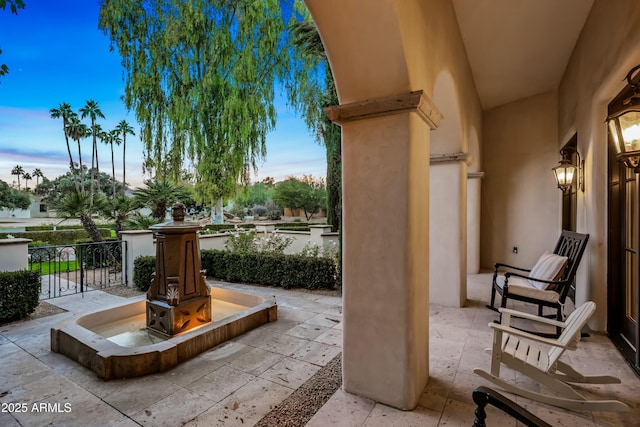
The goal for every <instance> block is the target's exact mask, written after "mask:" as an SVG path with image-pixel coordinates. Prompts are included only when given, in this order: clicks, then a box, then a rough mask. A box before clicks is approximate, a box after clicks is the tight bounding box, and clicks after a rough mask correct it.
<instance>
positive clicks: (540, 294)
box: [496, 274, 560, 303]
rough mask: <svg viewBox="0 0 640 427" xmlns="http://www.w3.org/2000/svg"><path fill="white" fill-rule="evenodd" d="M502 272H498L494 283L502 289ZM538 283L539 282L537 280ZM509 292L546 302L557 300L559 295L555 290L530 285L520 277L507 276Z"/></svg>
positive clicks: (503, 278)
mask: <svg viewBox="0 0 640 427" xmlns="http://www.w3.org/2000/svg"><path fill="white" fill-rule="evenodd" d="M504 280H505V277H504V274H498V276H497V277H496V284H497V285H498V286H499V287H500V289H504ZM538 283H539V282H538ZM509 294H511V295H520V296H523V297H529V298H535V299H539V300H542V301H547V302H553V303H555V302H558V301H559V300H560V295H559V294H558V293H557V292H556V291H547V290H543V289H538V288H536V287H533V286H531V284H530V283H529V280H527V279H523V278H522V277H513V276H512V277H509Z"/></svg>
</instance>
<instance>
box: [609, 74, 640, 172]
mask: <svg viewBox="0 0 640 427" xmlns="http://www.w3.org/2000/svg"><path fill="white" fill-rule="evenodd" d="M638 70H640V65H636V66H635V67H633V68H632V69H631V71H629V73H628V74H627V76H626V77H625V79H626V80H627V87H625V88H624V89H623V91H622V92H621V95H622V98H620V95H619V96H618V98H616V100H614V101H613V102H612V104H611V106H610V109H609V117H607V124H608V125H609V131H610V134H611V137H612V138H613V142H614V144H615V146H616V151H617V152H618V155H617V158H618V160H619V161H623V162H624V163H625V165H627V167H629V168H631V169H633V170H634V171H635V172H636V173H640V87H639V83H638V80H639V79H638V74H639V73H638ZM619 98H620V99H619ZM612 110H613V111H612Z"/></svg>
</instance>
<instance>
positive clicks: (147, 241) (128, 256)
mask: <svg viewBox="0 0 640 427" xmlns="http://www.w3.org/2000/svg"><path fill="white" fill-rule="evenodd" d="M120 234H121V235H122V240H123V241H124V242H126V243H125V244H126V250H123V251H122V265H123V267H124V266H126V267H127V269H126V277H123V279H122V281H123V282H124V284H125V285H127V286H133V261H134V260H135V259H136V258H138V257H139V256H151V255H155V254H156V249H155V247H154V245H153V231H151V230H134V231H122V232H121V233H120Z"/></svg>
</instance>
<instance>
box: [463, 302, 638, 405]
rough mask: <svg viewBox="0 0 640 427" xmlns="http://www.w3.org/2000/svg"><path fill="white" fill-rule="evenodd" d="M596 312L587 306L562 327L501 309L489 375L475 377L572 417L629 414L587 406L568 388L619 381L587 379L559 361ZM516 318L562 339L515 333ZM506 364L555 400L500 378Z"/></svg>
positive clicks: (589, 402) (602, 402) (478, 371)
mask: <svg viewBox="0 0 640 427" xmlns="http://www.w3.org/2000/svg"><path fill="white" fill-rule="evenodd" d="M595 309H596V305H595V303H594V302H592V301H589V302H586V303H584V304H582V305H581V306H580V307H578V308H576V310H575V311H574V312H572V313H571V314H570V315H569V317H568V318H567V320H566V321H565V322H558V321H557V320H553V319H548V318H546V317H540V316H535V315H533V314H528V313H522V312H518V311H515V310H509V309H504V308H501V309H500V311H501V312H502V323H500V324H496V323H490V324H489V327H491V328H493V347H492V348H491V349H487V351H489V350H490V351H491V373H488V372H486V371H483V370H482V369H475V370H474V373H476V374H478V375H480V376H481V377H482V378H484V379H486V380H488V381H490V382H492V383H493V384H496V385H497V386H500V387H502V388H503V389H504V390H506V391H508V392H510V393H513V394H517V395H519V396H523V397H526V398H528V399H531V400H535V401H538V402H542V403H546V404H549V405H553V406H558V407H560V408H565V409H569V410H574V411H621V412H622V411H628V410H629V407H628V406H627V405H626V404H624V403H622V402H620V401H618V400H588V399H586V398H585V397H584V396H582V395H581V394H580V393H578V392H577V391H576V390H575V389H574V388H573V387H571V386H570V385H569V384H568V383H580V384H619V383H620V379H618V378H616V377H612V376H608V375H600V376H586V375H583V374H581V373H579V372H578V371H576V370H575V369H574V368H572V367H571V366H569V365H568V364H566V363H564V362H562V361H560V360H559V359H560V356H562V354H563V353H564V351H565V350H575V348H576V345H577V344H578V342H579V341H580V336H581V335H580V331H581V329H582V328H583V327H584V325H585V324H586V323H587V321H588V320H589V318H590V317H591V315H592V314H593V312H594V311H595ZM512 317H520V318H524V319H529V320H532V321H535V322H541V323H545V324H548V325H553V326H559V327H560V328H562V334H561V335H560V336H559V337H558V338H557V339H550V338H545V337H540V336H538V335H534V334H530V333H528V332H525V331H522V330H519V329H515V328H512V327H511V326H510V322H511V318H512ZM541 345H542V346H541ZM547 349H548V351H547ZM502 363H504V364H505V365H506V366H508V367H509V368H511V369H514V370H516V371H518V372H521V373H523V374H524V375H526V376H528V377H529V378H531V379H533V380H534V381H536V382H538V383H539V384H540V385H541V386H544V387H545V388H546V389H548V390H549V391H550V392H551V394H547V393H539V392H535V391H531V390H527V389H524V388H521V387H518V386H516V385H514V384H512V383H510V382H507V381H506V380H504V379H502V378H500V366H501V364H502Z"/></svg>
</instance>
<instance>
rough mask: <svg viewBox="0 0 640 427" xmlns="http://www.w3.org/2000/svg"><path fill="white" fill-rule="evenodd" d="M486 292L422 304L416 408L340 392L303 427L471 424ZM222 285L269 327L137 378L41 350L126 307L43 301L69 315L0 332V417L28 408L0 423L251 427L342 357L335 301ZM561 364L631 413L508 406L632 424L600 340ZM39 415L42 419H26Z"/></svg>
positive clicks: (473, 282) (473, 281) (495, 415)
mask: <svg viewBox="0 0 640 427" xmlns="http://www.w3.org/2000/svg"><path fill="white" fill-rule="evenodd" d="M489 284H490V277H489V275H487V274H480V275H470V276H469V301H468V304H467V307H465V308H462V309H454V308H446V307H439V306H434V305H432V306H431V314H430V342H431V345H430V373H431V376H430V380H429V384H428V386H427V388H426V390H425V393H424V394H423V396H422V398H421V399H420V405H419V406H418V408H417V409H416V410H414V411H410V412H404V411H399V410H396V409H393V408H390V407H388V406H385V405H382V404H378V403H375V402H373V401H371V400H368V399H365V398H362V397H358V396H354V395H350V394H348V393H345V392H344V391H343V390H338V391H337V392H336V393H335V394H334V396H333V397H332V398H331V399H330V400H329V401H328V402H327V403H326V404H325V405H324V407H323V408H321V409H320V410H319V411H318V412H317V413H316V415H315V416H314V417H313V418H312V419H311V420H310V421H309V423H308V424H307V425H309V426H327V425H341V426H445V425H446V426H470V425H471V424H472V422H473V411H474V409H475V405H474V404H473V403H472V400H471V392H472V390H473V389H474V388H475V387H477V386H479V385H488V384H487V383H486V382H485V381H484V380H483V379H481V378H480V377H478V376H476V375H474V374H473V368H475V367H482V368H485V369H488V366H489V355H488V354H486V353H484V352H483V351H482V349H483V348H485V347H488V346H489V345H490V342H491V332H490V330H489V329H488V327H487V323H488V322H490V321H493V320H494V319H495V318H496V314H495V313H493V312H491V311H489V310H487V309H486V308H484V304H485V303H486V301H487V299H488V293H489ZM223 286H229V287H232V288H237V289H242V290H245V291H247V290H249V291H250V292H253V293H256V294H265V295H275V296H276V300H277V301H278V305H279V307H278V312H279V319H278V321H276V322H273V323H270V324H268V325H265V326H262V327H260V328H259V329H257V330H254V331H252V332H250V333H248V334H246V335H244V336H241V337H238V338H236V339H234V340H231V341H229V342H228V343H225V344H223V345H220V346H218V347H216V348H214V349H212V350H210V351H208V352H206V353H203V354H201V355H200V356H198V357H196V358H194V359H192V360H190V361H188V362H186V363H184V364H183V365H180V366H179V367H177V368H175V369H173V370H170V371H168V372H165V373H162V374H158V375H150V376H146V377H142V378H133V379H127V380H115V381H109V382H104V381H102V380H99V379H98V378H96V376H95V375H94V374H93V372H91V371H89V370H87V369H85V368H83V367H80V366H79V365H77V364H76V363H75V362H72V361H71V360H69V359H67V358H66V357H64V356H61V355H59V354H56V353H52V352H51V351H50V350H49V328H50V327H51V325H53V324H55V323H57V322H59V321H61V320H63V319H66V318H69V317H71V316H77V315H79V314H81V313H86V312H90V311H95V310H99V309H103V308H105V307H109V306H113V305H118V304H122V303H124V302H125V301H128V300H125V299H123V298H121V297H116V296H113V295H109V294H106V293H103V292H100V291H94V292H89V293H86V294H85V295H84V297H82V296H79V295H75V296H65V297H61V298H58V299H54V300H51V301H50V302H51V303H53V304H56V305H58V306H60V307H63V308H65V309H67V310H69V312H68V313H63V314H58V315H54V316H50V317H47V318H42V319H38V320H31V321H26V322H17V323H13V324H10V325H5V326H2V327H0V360H1V361H2V364H1V366H2V368H1V371H0V404H2V409H9V408H10V405H9V404H16V403H18V404H26V405H25V406H26V412H14V413H8V412H0V426H20V425H22V426H44V425H56V426H74V425H77V426H107V425H112V426H136V425H145V426H181V425H186V426H218V425H219V426H236V425H237V426H250V425H253V424H255V423H256V422H257V421H258V420H260V419H261V418H262V417H263V416H264V415H265V414H267V413H268V412H269V411H270V410H271V409H273V408H274V407H275V406H276V405H278V404H279V403H280V402H281V401H283V400H284V399H285V398H287V397H288V396H289V395H290V394H291V393H292V392H293V391H294V390H295V389H297V388H298V387H299V386H300V385H302V384H303V383H304V382H305V381H306V380H307V379H309V378H310V377H311V376H312V375H313V374H314V373H316V372H317V371H318V370H319V369H321V368H322V367H323V366H324V365H325V364H326V363H327V362H329V361H330V360H331V359H332V358H333V357H334V356H335V355H337V354H339V353H340V352H341V347H342V336H341V331H342V310H341V300H340V298H339V297H333V296H325V295H320V294H314V293H308V292H300V291H287V290H281V289H273V288H265V287H255V286H250V287H248V286H246V285H234V284H224V285H223ZM139 298H141V297H139ZM568 357H569V358H570V362H571V363H572V364H573V365H574V366H577V367H579V368H580V369H582V370H583V371H585V372H601V373H608V374H613V375H617V376H619V377H621V378H622V380H623V383H622V384H620V385H608V386H595V387H594V386H590V387H589V388H588V390H589V391H590V392H592V393H593V394H592V396H593V397H598V398H618V399H621V400H623V401H625V402H626V403H628V404H629V405H630V406H632V408H633V410H632V412H629V413H625V414H616V413H592V412H584V413H575V412H568V411H563V410H560V409H557V408H554V407H550V406H546V405H541V404H537V403H534V402H531V401H528V400H527V399H522V398H516V397H514V396H510V397H512V398H513V399H515V400H516V401H518V402H519V403H521V404H522V405H524V406H526V407H527V408H529V409H530V410H532V411H533V412H534V413H536V414H537V415H538V416H540V417H541V418H543V419H545V420H546V421H548V422H549V423H551V424H553V425H557V426H571V427H573V426H575V425H581V426H596V425H598V426H599V425H611V426H621V425H624V426H630V425H640V405H639V402H640V398H639V397H638V396H640V379H639V378H638V377H637V376H636V375H635V374H634V373H633V371H632V370H631V368H630V367H629V366H628V365H627V364H626V363H625V362H624V360H623V359H622V357H621V356H620V354H619V353H618V351H617V350H616V349H615V348H614V347H613V345H612V344H611V342H610V341H609V340H608V338H606V337H605V336H602V335H598V334H592V336H591V337H590V338H587V339H585V340H584V341H583V343H582V344H581V346H580V347H579V349H578V350H577V351H575V352H570V354H569V355H568ZM512 374H513V375H514V377H516V378H518V380H519V381H522V382H523V383H526V382H527V381H526V380H525V379H522V378H520V376H519V375H516V374H515V373H512ZM505 394H506V393H505ZM506 395H507V396H509V395H508V394H506ZM42 403H44V404H45V405H44V406H42V407H41V406H40V404H42ZM34 404H36V406H35V407H34ZM46 404H48V407H47V405H46ZM40 408H42V409H46V411H44V412H37V411H35V409H40ZM13 409H15V406H14V408H13ZM52 410H57V412H52ZM488 422H489V423H490V424H489V425H500V426H515V425H516V422H515V421H514V420H513V419H510V418H508V417H506V416H504V415H503V414H501V413H499V412H497V411H496V410H490V413H489V418H488Z"/></svg>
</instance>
